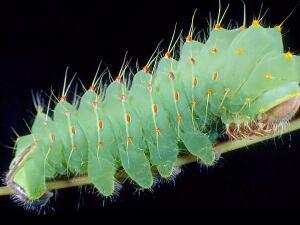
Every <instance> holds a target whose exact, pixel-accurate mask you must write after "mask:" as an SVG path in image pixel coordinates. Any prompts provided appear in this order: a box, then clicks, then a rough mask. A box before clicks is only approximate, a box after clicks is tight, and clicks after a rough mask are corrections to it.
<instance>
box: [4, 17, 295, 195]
mask: <svg viewBox="0 0 300 225" xmlns="http://www.w3.org/2000/svg"><path fill="white" fill-rule="evenodd" d="M221 20H222V19H221ZM221 20H220V21H221ZM220 21H219V20H218V22H219V23H217V24H216V26H215V28H213V29H212V30H211V31H210V35H209V37H208V39H207V41H206V42H205V43H202V42H199V41H196V40H193V38H192V35H189V36H188V37H187V38H186V42H185V43H184V44H183V45H182V47H181V49H180V57H179V59H174V58H172V57H171V56H172V54H171V52H170V49H169V50H168V51H167V52H166V54H165V56H164V57H162V58H161V59H160V60H159V61H158V62H157V66H155V67H154V69H153V71H152V72H151V73H150V72H149V65H147V66H146V67H145V68H144V69H142V70H140V71H138V72H137V73H136V74H135V75H134V77H133V79H132V81H131V83H130V85H129V82H128V80H126V79H125V78H124V68H122V69H121V72H120V75H119V76H118V77H117V79H116V80H114V81H113V82H112V83H111V84H110V85H109V86H108V87H107V88H106V90H105V93H104V91H103V90H102V93H101V94H99V93H97V90H98V88H95V87H93V86H92V88H90V89H88V90H87V91H86V92H85V93H84V94H83V95H82V96H81V98H80V103H79V106H78V107H77V106H74V105H72V104H70V103H68V102H67V101H66V96H65V93H66V91H65V90H64V91H63V93H64V95H63V96H62V98H61V100H60V101H58V103H57V105H56V106H55V108H54V112H53V119H52V118H51V117H50V116H49V115H48V112H47V114H45V113H43V112H42V110H38V113H37V115H36V118H35V121H34V123H33V126H32V129H31V134H29V135H27V136H23V137H19V138H18V140H17V142H16V154H15V158H14V160H13V161H12V163H11V166H10V171H9V173H8V174H9V176H7V184H8V185H10V186H12V187H13V188H14V190H15V191H16V194H17V195H18V196H19V197H20V196H22V197H23V198H27V199H29V200H38V199H41V198H43V197H45V196H49V195H48V194H47V188H46V180H47V179H54V178H56V177H58V176H75V175H81V174H87V175H88V176H89V177H90V179H91V181H92V183H93V184H94V186H95V187H96V188H97V190H98V191H99V192H100V193H101V194H102V195H104V196H111V195H113V194H114V193H115V191H116V186H117V181H116V178H115V174H116V172H117V171H119V170H124V171H125V173H126V174H127V175H128V177H129V178H130V179H131V180H133V181H134V182H135V183H137V184H138V185H139V186H140V187H141V188H145V189H148V188H151V187H152V185H153V173H159V174H160V176H161V177H164V178H168V177H170V176H171V175H172V173H173V171H174V164H175V161H176V159H177V158H178V155H179V154H180V153H181V151H183V150H182V147H184V148H186V151H185V153H186V152H188V153H190V154H192V155H194V156H196V157H197V158H199V159H200V160H201V161H202V162H203V163H204V164H206V165H212V164H213V163H214V162H215V158H216V157H215V152H214V151H213V145H214V144H215V143H216V141H217V140H218V138H219V136H220V135H221V130H222V129H224V128H226V130H227V133H228V135H229V136H231V137H233V138H240V137H243V138H247V137H249V136H251V135H265V134H267V133H272V132H276V131H277V130H276V127H277V126H278V125H280V124H281V123H283V122H287V121H288V120H289V119H291V118H292V116H293V115H294V114H295V113H296V112H297V110H298V108H299V105H300V100H299V93H300V88H299V81H300V60H299V56H296V55H293V54H292V53H291V52H285V51H284V48H283V43H282V35H281V33H280V31H279V29H278V28H277V27H275V28H264V27H263V26H261V25H260V24H259V21H256V20H255V21H253V23H252V25H251V26H250V27H248V28H246V27H245V24H244V25H243V26H242V27H240V28H235V29H232V30H229V29H224V28H222V26H221V25H220V23H221V22H220ZM172 50H173V49H172ZM64 89H65V88H64ZM67 89H68V88H67ZM282 104H285V105H284V107H286V108H287V109H288V110H287V111H286V112H285V113H283V112H282V106H283V105H282ZM280 109H281V110H280ZM220 124H222V126H221V128H217V127H218V126H219V127H220Z"/></svg>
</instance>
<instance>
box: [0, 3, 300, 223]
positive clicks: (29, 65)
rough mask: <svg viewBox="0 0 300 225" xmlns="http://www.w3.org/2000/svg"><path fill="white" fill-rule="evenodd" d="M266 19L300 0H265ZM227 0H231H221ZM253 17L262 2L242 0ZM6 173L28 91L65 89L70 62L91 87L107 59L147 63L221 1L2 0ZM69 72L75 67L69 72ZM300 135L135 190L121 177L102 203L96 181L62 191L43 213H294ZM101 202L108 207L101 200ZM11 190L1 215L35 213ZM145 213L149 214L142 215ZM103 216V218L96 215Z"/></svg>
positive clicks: (298, 18) (291, 23)
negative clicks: (112, 197) (93, 190)
mask: <svg viewBox="0 0 300 225" xmlns="http://www.w3.org/2000/svg"><path fill="white" fill-rule="evenodd" d="M263 2H264V10H266V8H269V12H268V14H267V15H266V17H265V24H267V25H275V24H278V23H280V22H281V21H282V20H283V19H284V18H285V17H286V16H287V15H288V14H289V12H290V11H291V10H292V9H293V8H294V7H295V5H296V3H297V2H298V1H292V0H285V1H280V2H277V3H276V2H275V1H270V0H265V1H263ZM222 3H223V8H225V5H226V3H229V1H228V0H227V1H225V0H224V1H222ZM246 3H247V6H248V23H250V22H251V20H252V18H253V16H254V15H256V16H257V15H258V13H259V9H260V5H261V3H262V1H249V0H248V1H246ZM0 8H1V9H0V15H1V16H0V77H1V78H0V84H1V86H0V91H1V94H0V108H1V110H0V132H1V133H0V134H1V135H0V144H1V148H0V173H1V174H3V173H4V172H5V171H6V170H7V168H8V165H9V161H10V160H11V158H12V150H11V149H9V148H7V147H5V145H9V146H12V145H13V141H12V137H13V132H12V130H11V127H14V128H15V129H16V130H17V131H18V132H19V134H21V135H24V134H26V133H27V132H28V131H27V128H26V126H25V123H24V122H23V119H25V120H26V121H28V122H29V123H30V122H31V121H32V114H31V112H34V108H33V104H32V99H31V92H30V91H31V90H34V91H39V90H45V92H46V93H50V87H53V89H54V90H55V92H56V93H58V92H59V91H60V90H61V87H62V82H63V78H64V72H65V69H66V66H69V67H70V71H71V73H74V72H77V73H78V77H80V79H81V80H82V81H83V83H85V84H86V85H89V84H90V81H91V80H92V78H93V75H94V73H95V71H96V68H97V65H98V62H99V61H100V60H103V62H105V64H107V65H108V66H109V68H110V70H111V72H112V74H116V73H117V71H118V69H119V67H120V65H121V61H122V59H123V56H124V54H125V52H126V51H127V50H128V51H129V56H130V58H132V59H133V62H135V60H136V59H139V62H140V64H141V65H143V64H144V63H145V62H146V61H147V60H148V57H149V56H150V55H151V53H152V52H153V50H154V49H155V47H156V45H157V43H158V42H159V41H160V40H162V39H164V40H165V41H164V42H163V46H164V47H167V45H168V41H169V40H170V37H171V34H172V32H173V28H174V24H175V23H176V22H177V23H178V27H179V28H183V29H184V32H185V34H186V33H187V32H188V29H189V27H190V21H191V16H192V13H193V11H194V10H195V9H196V8H197V9H198V13H197V16H196V19H195V25H196V27H197V29H198V31H199V30H200V29H202V28H206V27H207V23H206V18H208V15H209V14H208V13H209V11H211V12H212V16H213V18H216V15H217V9H218V2H217V0H213V1H210V0H207V1H200V0H195V1H188V0H186V1H178V2H175V1H160V2H154V1H151V2H150V1H140V2H135V3H133V2H128V1H105V2H103V1H75V0H74V1H10V3H9V4H7V3H6V4H4V2H1V3H0ZM242 10H243V5H242V3H241V1H231V7H230V10H229V12H228V13H227V16H226V17H225V20H224V23H225V24H226V23H228V22H229V20H230V19H233V20H234V21H238V22H239V24H241V22H242V16H243V13H242V12H243V11H242ZM299 10H300V9H298V10H297V11H296V12H295V13H294V14H293V16H292V17H291V18H290V19H289V20H288V21H287V22H286V24H285V26H284V33H285V34H286V35H285V37H284V41H285V46H286V47H287V49H291V50H292V51H294V52H296V53H297V52H298V53H299V51H300V42H299V40H300V32H299V22H300V14H299ZM71 73H70V74H71ZM299 137H300V133H299V131H298V132H294V133H292V134H290V135H285V136H284V137H283V138H281V139H276V140H274V141H268V142H266V143H261V144H257V145H255V146H251V147H249V148H244V149H243V150H241V151H237V152H232V153H229V154H226V155H224V156H223V159H221V160H220V162H219V163H218V164H217V165H216V166H214V167H212V168H209V169H207V168H201V167H200V166H199V165H198V164H191V165H188V166H185V167H184V168H183V172H182V173H181V175H180V176H179V177H177V179H176V184H175V186H174V185H173V184H169V185H162V186H161V187H160V188H154V193H150V192H147V191H146V192H143V193H140V194H138V193H136V192H135V189H134V188H133V187H132V186H130V185H126V184H125V185H124V188H123V189H122V191H121V192H120V196H119V197H118V198H117V199H115V200H114V201H110V200H105V201H103V200H102V199H101V198H100V197H97V196H96V195H95V194H91V193H90V192H91V189H88V190H87V191H85V188H83V189H82V192H81V194H80V191H79V190H78V189H77V188H74V189H68V190H61V191H59V192H58V195H57V199H56V200H55V201H52V203H51V207H54V208H55V211H53V210H49V211H48V213H47V215H48V216H49V215H55V216H66V217H73V218H74V217H75V218H77V217H79V216H82V215H88V216H97V217H98V218H101V219H103V218H110V219H113V218H115V219H116V218H124V217H132V218H138V217H141V216H144V217H146V218H149V219H150V218H154V217H155V216H158V215H159V216H166V217H169V218H172V217H173V218H174V217H175V216H176V217H184V218H195V219H198V220H199V221H201V219H203V218H204V217H209V218H211V220H215V219H216V218H223V217H225V216H230V215H232V216H233V215H234V216H236V215H246V216H247V217H248V218H253V217H254V216H255V215H261V216H269V215H277V216H278V215H283V216H287V215H296V214H297V213H298V214H299V213H300V206H299V201H300V169H299V168H300V164H299V162H300V152H299V151H298V148H299V146H300V141H299ZM103 202H104V203H105V207H103V206H102V205H103ZM35 214H36V213H35V212H25V211H24V210H23V209H22V208H21V207H18V206H16V204H14V203H13V202H12V201H11V200H10V199H9V198H8V197H0V217H3V216H10V217H11V218H12V217H13V218H15V217H16V216H33V215H35ZM142 221H144V220H142ZM99 222H101V221H100V220H99Z"/></svg>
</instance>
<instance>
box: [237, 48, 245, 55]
mask: <svg viewBox="0 0 300 225" xmlns="http://www.w3.org/2000/svg"><path fill="white" fill-rule="evenodd" d="M244 53H245V52H244V49H242V48H238V49H237V50H236V54H237V55H238V56H242V55H244Z"/></svg>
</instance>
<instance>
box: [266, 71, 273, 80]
mask: <svg viewBox="0 0 300 225" xmlns="http://www.w3.org/2000/svg"><path fill="white" fill-rule="evenodd" d="M265 78H266V80H270V79H271V78H272V74H271V73H270V72H267V73H266V74H265Z"/></svg>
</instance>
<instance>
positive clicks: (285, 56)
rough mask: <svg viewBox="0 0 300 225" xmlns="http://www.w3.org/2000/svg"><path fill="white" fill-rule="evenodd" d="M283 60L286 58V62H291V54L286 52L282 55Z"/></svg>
mask: <svg viewBox="0 0 300 225" xmlns="http://www.w3.org/2000/svg"><path fill="white" fill-rule="evenodd" d="M284 58H286V59H287V60H291V59H292V58H293V54H292V53H291V52H290V51H288V52H286V53H284Z"/></svg>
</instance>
